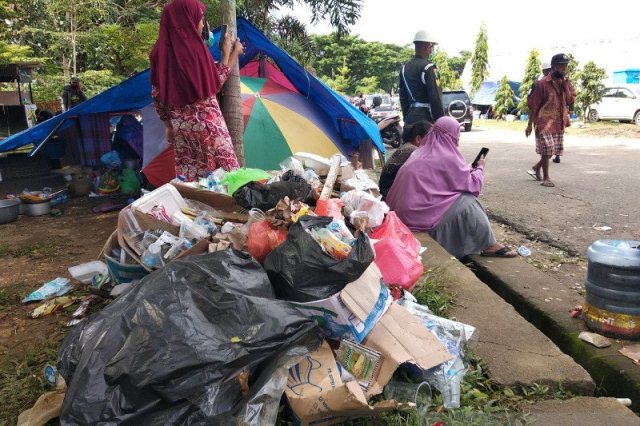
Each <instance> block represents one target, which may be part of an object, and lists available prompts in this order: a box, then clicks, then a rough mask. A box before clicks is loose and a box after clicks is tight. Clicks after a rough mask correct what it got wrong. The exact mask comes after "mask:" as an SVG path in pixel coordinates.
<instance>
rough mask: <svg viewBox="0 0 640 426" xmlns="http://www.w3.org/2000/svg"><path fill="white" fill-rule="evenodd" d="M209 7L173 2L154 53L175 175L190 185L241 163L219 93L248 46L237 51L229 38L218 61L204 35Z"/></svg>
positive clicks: (154, 77)
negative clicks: (234, 147) (218, 97)
mask: <svg viewBox="0 0 640 426" xmlns="http://www.w3.org/2000/svg"><path fill="white" fill-rule="evenodd" d="M204 13H205V6H204V5H203V4H202V3H201V2H200V1H198V0H173V1H172V2H171V3H169V4H167V5H166V6H165V7H164V9H163V11H162V16H161V18H160V34H159V36H158V40H157V41H156V44H155V45H154V46H153V49H152V50H151V57H150V59H151V84H152V97H153V101H154V103H155V106H156V110H157V111H158V115H159V116H160V119H161V120H162V121H163V122H164V123H165V128H166V135H167V142H168V143H169V144H170V145H171V146H173V149H174V152H175V158H176V175H177V176H181V177H183V178H184V179H185V180H186V181H193V180H196V179H198V178H199V177H206V176H207V175H208V174H209V172H211V171H213V170H215V169H217V168H219V167H222V168H223V169H225V170H227V171H229V170H234V169H237V168H238V159H237V157H236V154H235V151H234V150H233V143H232V141H231V137H230V136H229V131H228V129H227V125H226V123H225V122H224V118H223V117H222V113H221V112H220V106H219V105H218V101H217V100H216V94H217V93H218V92H219V91H220V88H221V87H222V85H223V84H224V82H225V80H226V79H227V77H228V76H229V73H230V68H231V67H233V66H235V64H236V62H237V61H238V56H239V55H241V54H242V53H243V52H244V47H243V45H242V43H240V41H239V40H237V39H236V41H235V44H234V48H233V52H231V41H230V39H229V36H228V35H227V36H226V37H225V39H224V41H223V45H222V52H221V58H220V62H219V63H216V62H215V61H214V60H213V58H212V57H211V54H210V53H209V49H208V48H207V46H206V44H205V40H203V37H202V29H203V28H204V25H205V18H204Z"/></svg>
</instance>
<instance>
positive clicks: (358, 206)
mask: <svg viewBox="0 0 640 426" xmlns="http://www.w3.org/2000/svg"><path fill="white" fill-rule="evenodd" d="M341 199H342V202H343V203H344V212H345V214H346V215H347V216H349V217H352V216H353V217H362V216H363V214H362V213H360V212H365V213H366V216H367V217H368V218H369V225H368V226H369V227H370V228H376V227H378V226H380V225H382V222H384V215H385V214H387V213H388V212H389V206H388V205H387V203H385V202H384V201H382V200H381V199H377V198H376V197H374V196H373V195H371V194H369V193H368V192H364V191H359V190H356V189H354V190H352V191H349V192H347V193H345V194H343V195H342V197H341ZM352 223H353V221H352Z"/></svg>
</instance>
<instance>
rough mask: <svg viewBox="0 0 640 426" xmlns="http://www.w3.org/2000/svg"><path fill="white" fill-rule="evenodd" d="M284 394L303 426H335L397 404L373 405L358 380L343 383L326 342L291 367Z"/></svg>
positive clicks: (392, 407)
mask: <svg viewBox="0 0 640 426" xmlns="http://www.w3.org/2000/svg"><path fill="white" fill-rule="evenodd" d="M285 394H286V395H287V401H288V404H289V408H290V409H291V411H292V412H293V415H294V420H295V423H296V424H300V425H302V426H307V425H312V424H313V425H332V424H336V423H340V422H344V421H345V420H347V419H348V418H350V417H362V416H373V415H376V414H378V413H380V412H382V411H387V410H391V409H394V408H395V407H396V404H395V402H393V401H384V402H383V403H380V404H376V405H375V406H370V405H369V404H368V403H367V398H366V396H365V394H364V392H363V391H362V388H361V387H360V385H359V384H358V382H357V381H351V382H347V383H343V382H342V380H341V379H340V373H339V370H338V365H337V364H336V360H335V358H334V356H333V352H332V351H331V348H330V347H329V345H328V344H327V342H324V343H323V344H322V346H321V347H320V349H319V350H317V351H316V352H313V353H311V354H309V355H307V356H306V357H304V358H303V359H302V361H301V362H300V363H299V364H298V365H296V366H295V367H293V368H290V369H289V379H288V381H287V387H286V388H285Z"/></svg>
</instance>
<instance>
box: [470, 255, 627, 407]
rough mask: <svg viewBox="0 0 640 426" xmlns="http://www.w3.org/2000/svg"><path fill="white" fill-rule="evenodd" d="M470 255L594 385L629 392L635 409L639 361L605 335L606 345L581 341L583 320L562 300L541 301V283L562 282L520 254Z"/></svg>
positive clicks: (611, 393)
mask: <svg viewBox="0 0 640 426" xmlns="http://www.w3.org/2000/svg"><path fill="white" fill-rule="evenodd" d="M471 259H472V262H473V264H474V269H476V275H477V276H478V277H479V278H480V279H482V280H483V281H484V282H486V283H489V284H488V285H489V286H490V287H491V288H492V289H493V291H495V292H496V294H498V295H500V296H501V297H502V298H503V299H504V300H506V301H507V302H509V303H510V304H511V305H512V306H513V307H515V308H516V310H517V311H518V312H519V313H520V314H521V315H522V316H523V317H524V318H526V319H527V320H529V321H530V322H531V323H532V324H533V325H535V326H536V327H537V328H538V329H539V330H543V331H544V333H545V334H546V335H547V336H549V337H550V338H551V339H552V340H553V342H554V343H555V344H557V345H558V346H559V347H560V348H562V349H563V350H564V351H565V352H566V353H567V354H569V355H571V356H572V357H573V359H575V360H576V361H577V362H578V363H580V364H581V365H582V366H583V367H584V368H586V369H587V371H589V373H590V374H591V376H592V377H593V378H594V379H595V381H596V383H597V384H598V387H599V388H603V389H604V390H606V391H607V393H608V395H609V396H614V397H618V398H630V399H631V400H632V403H633V404H632V406H631V408H632V409H633V410H634V411H640V367H638V366H637V365H635V364H634V363H633V362H632V361H631V360H630V359H628V358H626V357H624V356H622V355H621V354H620V353H618V349H619V348H620V347H621V346H622V345H621V344H620V343H616V342H615V340H614V339H610V340H611V341H612V346H611V347H609V348H604V349H598V348H596V347H594V346H592V345H590V344H588V343H585V342H583V341H582V340H580V339H579V338H578V334H579V333H580V332H581V331H585V330H587V328H586V326H585V324H584V322H583V321H581V320H578V319H574V318H571V317H570V316H569V312H568V311H569V307H567V306H566V305H564V304H563V303H546V302H545V300H544V296H545V293H543V292H541V288H543V287H545V288H547V289H549V290H550V291H551V292H553V291H554V290H557V289H561V288H563V286H562V284H561V283H560V282H558V281H557V280H555V279H554V278H552V277H550V276H548V275H547V274H544V273H543V272H541V271H540V270H538V269H537V268H535V267H534V266H532V265H529V264H528V263H526V262H523V261H522V260H520V259H497V258H485V257H480V256H472V258H471ZM513 262H518V264H517V268H514V266H513ZM547 294H548V293H547Z"/></svg>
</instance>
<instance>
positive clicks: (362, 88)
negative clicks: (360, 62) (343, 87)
mask: <svg viewBox="0 0 640 426" xmlns="http://www.w3.org/2000/svg"><path fill="white" fill-rule="evenodd" d="M379 91H380V87H379V85H378V77H365V78H363V79H362V80H360V81H359V82H358V85H357V86H356V90H355V93H377V92H379Z"/></svg>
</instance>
